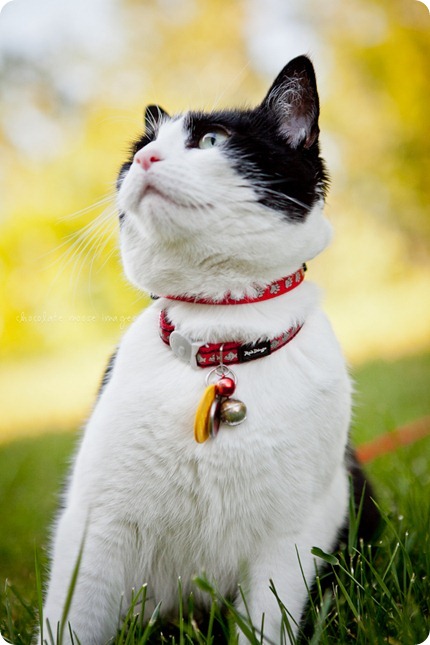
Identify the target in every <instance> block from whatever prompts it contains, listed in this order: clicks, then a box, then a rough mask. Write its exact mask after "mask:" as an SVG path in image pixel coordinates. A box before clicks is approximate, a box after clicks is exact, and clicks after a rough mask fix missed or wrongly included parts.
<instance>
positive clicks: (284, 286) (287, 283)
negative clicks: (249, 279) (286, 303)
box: [164, 264, 306, 305]
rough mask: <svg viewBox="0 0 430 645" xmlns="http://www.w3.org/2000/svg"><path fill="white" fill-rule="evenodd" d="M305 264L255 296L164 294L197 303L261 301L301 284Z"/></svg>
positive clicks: (247, 302) (242, 303)
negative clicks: (220, 297)
mask: <svg viewBox="0 0 430 645" xmlns="http://www.w3.org/2000/svg"><path fill="white" fill-rule="evenodd" d="M305 271H306V264H303V266H302V267H301V268H300V269H298V270H297V271H295V273H292V274H291V275H287V276H286V277H285V278H281V279H280V280H276V281H275V282H272V283H271V284H269V286H267V287H266V288H265V289H260V290H259V292H258V293H257V295H256V296H255V297H253V298H252V297H248V296H244V297H243V298H240V299H235V298H232V297H231V296H226V297H225V298H224V299H223V300H211V299H209V298H199V297H198V296H196V297H193V296H164V297H165V298H168V299H169V300H180V301H181V302H193V303H195V304H199V305H244V304H250V303H253V302H262V301H263V300H270V299H271V298H276V297H277V296H282V295H284V293H288V292H289V291H292V290H293V289H295V288H296V287H298V286H299V284H301V283H302V282H303V280H304V278H305Z"/></svg>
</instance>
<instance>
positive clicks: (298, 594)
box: [237, 536, 313, 645]
mask: <svg viewBox="0 0 430 645" xmlns="http://www.w3.org/2000/svg"><path fill="white" fill-rule="evenodd" d="M296 540H297V538H294V537H292V536H286V537H284V538H278V539H277V540H276V542H275V541H272V542H271V544H270V545H267V548H265V549H264V550H263V551H262V552H261V553H260V554H259V555H258V556H257V558H255V559H254V560H253V562H252V563H251V565H250V566H249V568H248V573H247V575H246V580H245V581H244V583H243V584H242V591H243V593H244V597H245V602H246V608H245V603H244V601H243V599H242V598H240V599H239V600H238V603H237V608H238V610H239V612H240V613H241V614H242V615H243V616H246V615H247V612H249V617H250V618H251V621H252V624H253V626H254V628H255V629H256V630H257V631H258V637H259V630H260V629H261V626H262V620H263V615H264V621H263V622H264V626H263V634H264V641H263V642H264V643H271V644H276V645H280V644H281V643H282V644H285V645H286V644H289V643H290V640H289V638H288V636H287V635H286V630H285V627H284V628H283V627H282V613H281V608H280V606H279V603H278V600H277V597H276V595H278V597H279V599H280V600H281V602H282V603H283V604H284V605H285V607H286V609H287V611H288V617H289V621H290V627H291V631H292V633H293V634H294V637H295V636H296V635H297V632H298V626H299V624H300V619H301V616H302V613H303V610H304V608H305V605H306V600H307V591H306V585H305V583H304V580H303V576H302V573H301V570H300V564H301V565H302V567H304V569H305V571H306V572H308V574H309V576H310V577H311V576H312V573H313V571H312V570H313V567H312V566H310V562H311V560H310V557H309V556H310V553H301V552H300V563H299V560H298V555H297V551H296V545H295V542H296ZM270 581H273V584H274V587H275V590H276V593H274V591H273V590H272V585H271V582H270ZM282 633H284V635H283V636H281V634H282ZM246 643H248V640H247V638H246V637H245V636H244V635H243V634H240V635H239V644H240V645H245V644H246Z"/></svg>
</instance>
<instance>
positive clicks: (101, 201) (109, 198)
mask: <svg viewBox="0 0 430 645" xmlns="http://www.w3.org/2000/svg"><path fill="white" fill-rule="evenodd" d="M114 188H115V187H114V186H113V190H114ZM114 201H115V192H113V191H112V192H109V193H107V194H106V195H105V196H104V197H102V198H101V199H99V200H98V201H97V202H94V203H93V204H90V206H85V207H84V208H81V209H80V210H78V211H75V212H74V213H68V214H67V215H63V216H62V217H59V221H60V222H64V221H68V220H70V219H75V218H77V217H81V216H82V215H85V214H86V213H90V212H91V211H93V210H95V209H96V208H100V206H104V205H105V204H109V202H114Z"/></svg>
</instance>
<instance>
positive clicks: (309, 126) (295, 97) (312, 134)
mask: <svg viewBox="0 0 430 645" xmlns="http://www.w3.org/2000/svg"><path fill="white" fill-rule="evenodd" d="M261 107H262V108H265V109H268V110H270V111H271V112H272V113H274V114H275V116H276V119H277V121H278V128H279V132H280V134H281V135H282V136H284V137H285V138H286V140H287V142H288V143H289V144H290V146H292V147H293V148H298V147H299V146H303V147H304V148H310V147H311V146H312V145H313V144H314V143H315V142H316V140H317V139H318V134H319V127H318V117H319V111H320V110H319V100H318V92H317V84H316V79H315V71H314V68H313V65H312V63H311V61H310V60H309V58H307V56H298V57H297V58H294V59H293V60H292V61H290V62H289V63H288V65H286V66H285V67H284V69H283V70H282V71H281V72H280V74H279V75H278V76H277V77H276V79H275V81H274V83H273V85H272V87H271V88H270V90H269V92H268V93H267V96H266V98H265V99H264V101H263V103H262V104H261Z"/></svg>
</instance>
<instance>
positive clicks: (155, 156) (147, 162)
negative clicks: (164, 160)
mask: <svg viewBox="0 0 430 645" xmlns="http://www.w3.org/2000/svg"><path fill="white" fill-rule="evenodd" d="M148 148H149V147H148V146H145V147H143V148H141V149H140V150H138V151H137V152H136V154H135V155H134V159H133V161H134V163H137V164H139V166H142V168H143V169H144V170H148V169H149V168H150V167H151V166H152V164H153V163H155V162H156V161H161V155H160V154H159V153H158V152H156V151H155V150H154V149H151V148H149V149H148Z"/></svg>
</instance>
